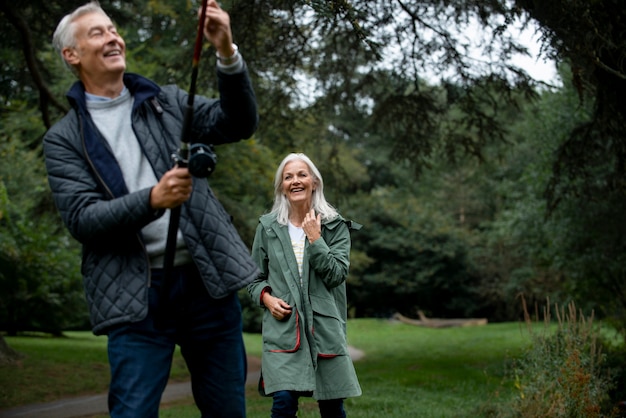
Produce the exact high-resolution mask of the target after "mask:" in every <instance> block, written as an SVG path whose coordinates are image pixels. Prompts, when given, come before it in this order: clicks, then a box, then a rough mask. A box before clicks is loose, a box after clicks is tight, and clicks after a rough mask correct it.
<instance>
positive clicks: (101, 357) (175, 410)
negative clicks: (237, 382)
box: [0, 319, 529, 418]
mask: <svg viewBox="0 0 626 418" xmlns="http://www.w3.org/2000/svg"><path fill="white" fill-rule="evenodd" d="M348 337H349V342H350V344H351V345H353V346H354V347H356V348H358V349H360V350H362V351H364V352H365V357H364V358H362V359H361V360H359V361H357V362H356V363H355V367H356V370H357V374H358V376H359V380H360V383H361V387H362V389H363V396H361V397H359V398H354V399H348V400H346V409H347V411H348V415H349V416H350V417H351V418H352V417H353V418H365V417H368V418H369V417H372V418H373V417H377V418H378V417H386V418H393V417H398V418H406V417H479V416H487V415H489V412H490V411H492V410H493V408H494V405H496V404H498V403H502V402H503V401H506V400H507V399H510V398H511V397H512V396H515V389H514V387H513V384H512V382H510V381H509V380H508V379H507V378H506V376H505V373H506V367H507V365H508V364H509V363H510V361H511V360H512V359H513V358H514V357H515V356H517V355H518V354H520V353H521V351H522V349H523V348H524V347H525V346H526V345H527V344H528V343H529V339H528V334H527V332H526V330H525V328H524V326H523V325H522V324H519V323H504V324H489V325H486V326H477V327H465V328H444V329H428V328H420V327H415V326H412V325H406V324H402V323H399V322H393V321H388V320H377V319H356V320H350V321H349V322H348ZM6 340H7V343H8V344H9V345H10V346H11V347H12V348H14V349H15V350H17V351H20V352H22V353H24V354H25V355H26V357H25V358H24V359H22V361H21V362H20V364H19V365H17V366H2V367H0V409H2V408H8V407H13V406H19V405H25V404H29V403H37V402H46V401H52V400H55V399H59V398H62V397H65V396H76V395H79V394H93V393H104V392H106V390H107V384H108V375H109V373H108V366H107V357H106V339H105V338H104V337H95V336H93V335H91V334H90V333H89V332H67V333H66V338H51V337H43V336H22V337H6ZM245 340H246V347H247V350H248V354H250V355H253V356H260V355H261V337H260V335H256V334H246V335H245ZM187 378H188V374H187V371H186V368H185V364H184V362H183V361H182V359H181V357H180V354H179V353H177V355H176V357H175V361H174V365H173V369H172V379H174V380H185V379H187ZM270 407H271V399H269V398H262V397H261V396H259V395H258V393H257V392H256V388H255V387H249V388H248V397H247V409H248V417H250V418H256V417H268V416H269V410H270ZM197 416H198V412H197V410H196V408H195V406H194V405H193V400H192V399H191V398H189V399H186V400H182V401H179V402H176V403H175V404H172V405H167V407H165V408H163V410H162V412H161V417H165V418H168V417H172V418H173V417H176V418H185V417H197ZM299 416H300V417H302V418H306V417H318V416H319V413H318V412H317V405H316V403H315V402H314V401H313V400H309V399H306V400H303V401H302V402H301V404H300V415H299Z"/></svg>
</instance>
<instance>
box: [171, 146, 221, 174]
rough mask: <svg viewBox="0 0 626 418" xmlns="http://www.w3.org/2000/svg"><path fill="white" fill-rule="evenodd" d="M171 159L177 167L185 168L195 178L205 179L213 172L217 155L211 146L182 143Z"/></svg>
mask: <svg viewBox="0 0 626 418" xmlns="http://www.w3.org/2000/svg"><path fill="white" fill-rule="evenodd" d="M172 159H173V160H174V163H176V164H177V165H178V166H179V167H187V169H188V170H189V173H190V174H191V175H192V176H194V177H197V178H207V177H209V176H210V175H211V174H212V173H213V171H214V170H215V166H216V165H217V154H216V153H215V151H214V149H213V145H209V144H202V143H193V144H187V143H183V144H182V146H181V148H180V149H179V150H178V151H177V152H176V153H174V154H172Z"/></svg>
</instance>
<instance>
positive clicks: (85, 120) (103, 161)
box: [67, 73, 161, 197]
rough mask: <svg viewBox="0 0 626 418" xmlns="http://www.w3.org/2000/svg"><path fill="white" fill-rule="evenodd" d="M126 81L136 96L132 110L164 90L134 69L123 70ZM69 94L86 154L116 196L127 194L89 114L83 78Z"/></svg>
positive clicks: (117, 165)
mask: <svg viewBox="0 0 626 418" xmlns="http://www.w3.org/2000/svg"><path fill="white" fill-rule="evenodd" d="M124 85H125V86H126V88H127V89H128V90H129V92H130V94H131V95H132V96H133V97H134V104H133V111H134V110H135V109H136V108H137V107H138V106H140V105H141V104H142V103H143V102H145V101H146V100H148V99H150V98H152V97H154V96H156V95H157V94H158V93H159V92H160V91H161V88H160V87H159V86H158V85H157V84H155V83H154V82H152V81H150V80H148V79H147V78H145V77H142V76H140V75H137V74H132V73H126V74H124ZM67 98H68V101H69V102H70V104H71V105H72V107H73V108H74V109H76V111H77V112H78V114H79V121H80V124H81V131H82V132H83V135H82V139H83V141H84V145H85V151H86V154H87V158H88V159H89V160H90V161H91V162H92V164H93V166H94V169H95V170H96V172H97V173H98V174H99V176H100V178H101V179H102V181H103V182H104V185H105V186H106V187H107V188H108V189H109V190H110V191H111V193H112V194H113V196H114V197H119V196H123V195H125V194H128V189H127V188H126V183H125V182H124V176H123V174H122V170H121V168H120V166H119V164H118V162H117V160H116V159H115V157H114V156H113V153H112V152H111V150H110V149H109V147H108V146H107V145H106V141H105V139H104V138H102V135H101V134H100V132H98V129H97V128H96V127H95V125H94V123H93V121H92V120H91V117H89V112H88V111H87V101H86V99H85V86H84V85H83V83H82V82H81V81H77V82H76V83H74V85H73V86H72V88H71V89H70V90H69V92H68V93H67Z"/></svg>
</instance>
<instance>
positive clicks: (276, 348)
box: [263, 305, 301, 353]
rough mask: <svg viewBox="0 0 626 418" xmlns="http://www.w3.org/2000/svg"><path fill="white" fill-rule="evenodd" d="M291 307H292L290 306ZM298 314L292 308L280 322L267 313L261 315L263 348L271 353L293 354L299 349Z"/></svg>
mask: <svg viewBox="0 0 626 418" xmlns="http://www.w3.org/2000/svg"><path fill="white" fill-rule="evenodd" d="M292 306H293V305H292ZM300 342H301V340H300V313H299V312H298V310H297V309H296V307H295V306H294V307H293V311H292V312H291V315H289V317H287V318H285V319H283V320H282V321H279V320H277V319H276V318H274V317H273V316H272V315H271V314H270V313H269V311H266V312H265V314H264V315H263V346H264V347H265V349H266V350H267V351H269V352H271V353H295V352H296V351H298V349H299V348H300Z"/></svg>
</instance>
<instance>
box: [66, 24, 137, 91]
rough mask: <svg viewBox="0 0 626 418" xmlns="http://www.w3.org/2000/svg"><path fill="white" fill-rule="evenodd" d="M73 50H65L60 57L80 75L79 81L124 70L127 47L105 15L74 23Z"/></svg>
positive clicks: (71, 48) (108, 75) (107, 76)
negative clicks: (74, 43)
mask: <svg viewBox="0 0 626 418" xmlns="http://www.w3.org/2000/svg"><path fill="white" fill-rule="evenodd" d="M72 25H74V38H75V42H76V45H75V47H66V48H65V49H64V50H63V56H64V57H65V59H66V61H68V63H70V64H71V65H73V66H74V67H75V68H76V69H77V70H78V72H79V74H80V77H81V79H83V80H88V81H89V80H93V82H97V81H98V79H100V78H102V77H104V78H105V79H106V78H110V77H111V76H112V75H114V76H119V75H120V73H122V74H123V73H124V71H125V70H126V44H125V43H124V40H123V39H122V37H121V36H120V35H119V34H118V33H117V30H116V28H115V25H113V22H111V19H109V17H108V16H106V15H103V14H101V13H88V14H85V15H82V16H80V17H78V18H77V19H75V20H74V22H73V23H72Z"/></svg>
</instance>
